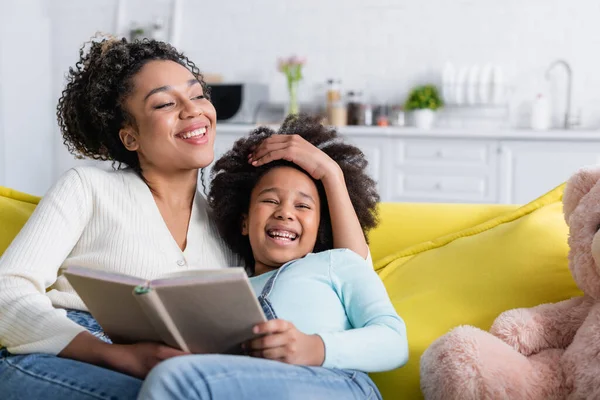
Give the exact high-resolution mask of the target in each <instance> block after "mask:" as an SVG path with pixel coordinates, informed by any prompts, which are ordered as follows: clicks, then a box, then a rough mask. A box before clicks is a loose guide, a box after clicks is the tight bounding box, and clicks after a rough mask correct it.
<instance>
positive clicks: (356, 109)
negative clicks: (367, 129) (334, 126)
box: [347, 91, 362, 125]
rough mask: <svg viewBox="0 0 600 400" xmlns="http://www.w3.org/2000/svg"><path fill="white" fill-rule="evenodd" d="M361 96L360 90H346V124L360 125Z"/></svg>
mask: <svg viewBox="0 0 600 400" xmlns="http://www.w3.org/2000/svg"><path fill="white" fill-rule="evenodd" d="M361 97H362V93H361V92H354V91H350V92H348V106H347V109H348V125H361V107H362V99H361Z"/></svg>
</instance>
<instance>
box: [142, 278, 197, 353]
mask: <svg viewBox="0 0 600 400" xmlns="http://www.w3.org/2000/svg"><path fill="white" fill-rule="evenodd" d="M135 298H136V299H137V301H138V302H139V304H140V306H141V307H142V310H144V313H146V316H147V317H148V319H149V320H150V323H151V324H152V326H154V329H156V331H157V333H158V334H159V335H160V337H161V338H162V339H163V341H164V342H165V343H166V344H167V345H169V346H171V347H175V348H179V349H181V350H183V351H186V352H188V353H189V352H190V349H189V348H188V346H187V344H186V343H185V340H183V337H182V336H181V333H179V330H178V329H177V326H175V323H174V322H173V319H172V318H171V316H170V315H169V313H168V312H167V309H166V308H165V306H164V304H163V303H162V301H161V300H160V296H159V295H158V293H156V291H155V290H152V289H149V290H146V291H144V292H136V293H135Z"/></svg>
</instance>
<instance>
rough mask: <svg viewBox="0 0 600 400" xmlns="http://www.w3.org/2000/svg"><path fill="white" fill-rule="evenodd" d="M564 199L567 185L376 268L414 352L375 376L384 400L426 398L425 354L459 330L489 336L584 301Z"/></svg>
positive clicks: (409, 251) (408, 249)
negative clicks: (510, 314)
mask: <svg viewBox="0 0 600 400" xmlns="http://www.w3.org/2000/svg"><path fill="white" fill-rule="evenodd" d="M562 192H563V186H560V187H558V188H556V189H554V190H552V191H551V192H549V193H547V194H546V195H544V196H542V197H541V198H539V199H537V200H535V201H533V202H531V203H530V204H527V205H525V206H523V207H520V208H518V209H517V210H514V211H509V212H507V213H504V214H502V215H500V216H497V217H495V218H492V219H490V220H488V221H486V222H483V223H481V224H478V225H475V226H473V227H471V228H468V229H464V230H461V231H459V232H456V233H453V234H450V235H446V236H442V237H439V238H437V239H435V240H430V241H425V242H423V243H420V244H417V245H414V246H411V247H409V248H407V249H405V250H402V251H400V252H398V253H396V254H393V255H391V256H388V257H385V258H384V259H382V260H380V261H379V262H377V263H376V264H375V268H376V269H377V270H378V272H379V274H380V277H381V279H382V280H383V282H384V284H385V286H386V288H387V290H388V293H389V295H390V297H391V299H392V302H393V304H394V306H395V308H396V310H397V311H398V313H399V314H400V316H401V317H402V318H403V319H404V321H405V322H406V326H407V331H408V342H409V347H410V360H409V363H408V364H407V365H406V366H404V367H403V368H400V369H398V370H395V371H390V372H386V373H379V374H372V377H373V379H374V380H375V382H376V384H377V385H378V387H379V388H380V389H381V392H382V394H383V395H384V398H406V399H414V398H419V397H420V396H421V394H420V389H419V359H420V357H421V354H422V353H423V351H424V350H425V349H426V348H427V347H428V346H429V344H430V343H431V342H433V341H434V340H435V339H436V338H438V337H439V336H441V335H443V334H445V333H447V332H448V331H449V330H450V329H452V328H453V327H456V326H458V325H463V324H468V325H474V326H477V327H480V328H482V329H489V328H490V326H491V324H492V322H493V320H494V319H495V318H496V317H497V316H498V314H500V313H501V312H502V311H505V310H507V309H511V308H516V307H530V306H534V305H537V304H541V303H547V302H555V301H560V300H564V299H567V298H570V297H572V296H577V295H580V294H581V293H580V292H579V290H578V289H577V287H576V285H575V283H574V281H573V279H572V278H571V275H570V273H569V270H568V267H567V252H568V246H567V232H568V228H567V226H566V224H565V222H564V219H563V215H562V203H561V199H562ZM398 223H399V222H398Z"/></svg>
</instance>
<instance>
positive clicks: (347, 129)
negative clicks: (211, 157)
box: [217, 122, 600, 141]
mask: <svg viewBox="0 0 600 400" xmlns="http://www.w3.org/2000/svg"><path fill="white" fill-rule="evenodd" d="M258 126H259V125H250V124H228V123H224V122H220V123H219V124H218V125H217V134H218V133H225V134H226V133H237V134H247V133H249V132H250V131H252V130H254V129H255V128H257V127H258ZM267 126H269V127H270V128H272V129H277V128H278V127H279V126H278V125H267ZM337 131H338V132H339V133H340V134H342V135H345V136H352V135H365V134H369V135H373V136H379V137H382V136H383V137H413V138H414V137H421V138H423V137H427V138H431V137H436V138H468V139H478V138H481V139H511V140H520V139H521V140H557V141H560V140H579V141H581V140H582V141H586V140H589V141H600V129H596V130H591V129H570V130H565V129H552V130H548V131H535V130H532V129H519V128H513V129H476V128H433V129H430V130H421V129H416V128H414V127H394V126H389V127H379V126H343V127H338V128H337Z"/></svg>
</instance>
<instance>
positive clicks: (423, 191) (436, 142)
mask: <svg viewBox="0 0 600 400" xmlns="http://www.w3.org/2000/svg"><path fill="white" fill-rule="evenodd" d="M253 129H254V126H251V125H241V124H240V125H237V124H223V123H221V124H219V125H218V126H217V136H216V138H215V160H216V159H218V158H219V157H221V156H222V155H223V154H225V152H226V151H228V150H229V149H230V148H231V147H232V146H233V143H234V142H235V141H236V140H237V139H238V138H240V137H242V136H245V135H247V134H248V133H249V132H250V131H251V130H253ZM274 129H276V127H275V128H274ZM339 133H340V135H341V136H342V137H343V138H344V140H347V141H348V142H350V143H353V144H354V145H356V146H358V147H359V148H360V149H361V150H362V151H363V152H364V153H365V156H366V158H367V160H368V161H369V165H368V167H367V172H368V173H369V175H370V176H371V177H373V179H374V180H375V181H376V182H377V186H378V190H379V194H380V196H381V200H382V201H391V202H436V203H506V204H524V203H527V202H529V201H531V200H533V199H535V198H536V197H538V196H540V195H542V194H544V193H545V192H547V191H549V190H551V189H552V188H554V187H555V186H557V185H559V184H560V183H562V182H564V181H565V180H567V179H568V178H569V176H571V174H573V173H574V172H575V171H576V170H577V169H579V168H581V167H583V166H588V165H593V164H600V131H592V130H590V131H580V130H572V131H547V132H537V131H530V130H502V131H475V130H443V129H432V130H428V131H419V130H416V129H414V128H392V127H387V128H381V127H343V128H340V129H339ZM79 163H80V161H77V162H76V161H75V160H73V159H72V157H71V158H70V159H69V158H63V159H59V160H58V164H59V165H60V166H61V168H59V170H58V171H57V172H56V173H57V175H56V177H55V179H56V178H57V177H58V175H59V174H61V173H63V172H64V170H65V169H66V168H68V167H70V166H75V165H79ZM97 164H98V165H100V166H101V167H104V168H109V167H110V165H109V164H107V163H97ZM211 167H212V164H211V165H210V166H209V167H207V168H205V171H204V185H205V186H206V188H207V190H208V185H209V179H210V170H211Z"/></svg>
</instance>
